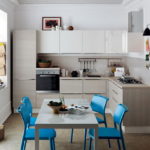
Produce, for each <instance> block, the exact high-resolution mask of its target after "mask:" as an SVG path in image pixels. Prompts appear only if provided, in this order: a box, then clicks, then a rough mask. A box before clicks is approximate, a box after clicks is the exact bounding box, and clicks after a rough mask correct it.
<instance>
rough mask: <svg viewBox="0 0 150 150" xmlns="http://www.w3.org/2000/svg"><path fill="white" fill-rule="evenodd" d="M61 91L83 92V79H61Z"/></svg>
mask: <svg viewBox="0 0 150 150" xmlns="http://www.w3.org/2000/svg"><path fill="white" fill-rule="evenodd" d="M60 93H82V80H75V79H73V80H60Z"/></svg>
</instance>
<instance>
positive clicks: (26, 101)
mask: <svg viewBox="0 0 150 150" xmlns="http://www.w3.org/2000/svg"><path fill="white" fill-rule="evenodd" d="M21 102H22V103H24V104H26V105H27V107H28V111H29V113H30V115H31V116H32V103H31V101H30V99H29V97H27V96H25V97H22V101H21Z"/></svg>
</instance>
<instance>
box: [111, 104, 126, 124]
mask: <svg viewBox="0 0 150 150" xmlns="http://www.w3.org/2000/svg"><path fill="white" fill-rule="evenodd" d="M127 111H128V108H127V106H125V105H123V104H118V106H117V108H116V110H115V113H114V116H113V119H114V123H115V125H119V126H121V123H122V120H123V118H124V115H125V113H126V112H127Z"/></svg>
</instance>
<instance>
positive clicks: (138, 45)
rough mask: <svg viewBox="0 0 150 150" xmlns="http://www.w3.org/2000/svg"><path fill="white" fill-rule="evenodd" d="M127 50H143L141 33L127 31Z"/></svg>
mask: <svg viewBox="0 0 150 150" xmlns="http://www.w3.org/2000/svg"><path fill="white" fill-rule="evenodd" d="M128 52H144V37H143V35H142V33H131V32H130V33H128Z"/></svg>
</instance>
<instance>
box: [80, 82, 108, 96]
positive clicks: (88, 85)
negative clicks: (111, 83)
mask: <svg viewBox="0 0 150 150" xmlns="http://www.w3.org/2000/svg"><path fill="white" fill-rule="evenodd" d="M83 93H93V94H94V93H106V81H105V80H93V79H87V80H83Z"/></svg>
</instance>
